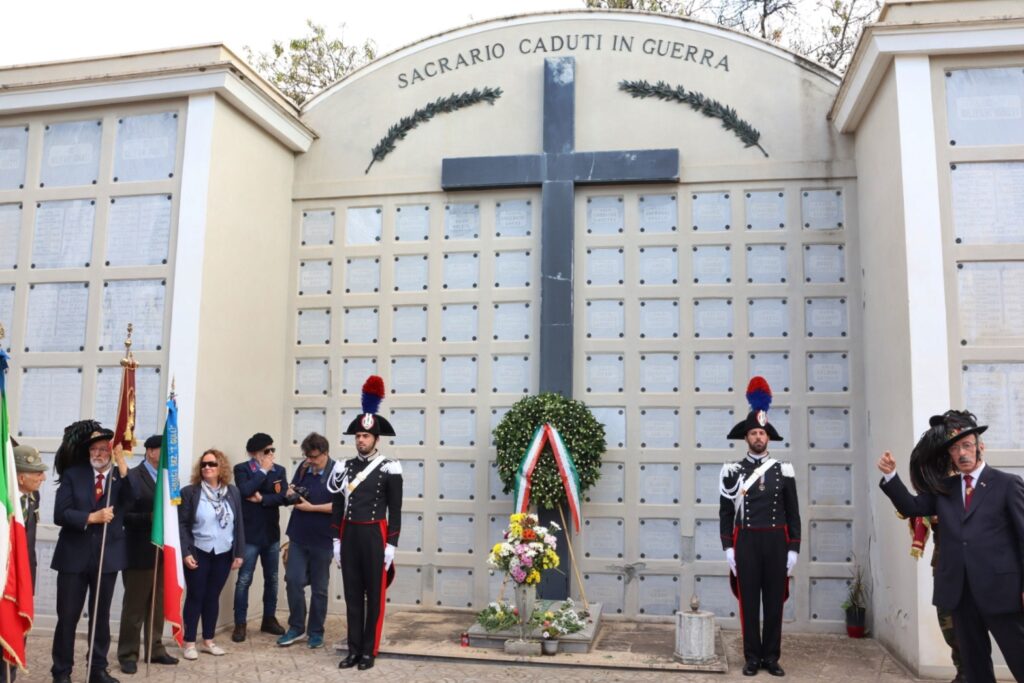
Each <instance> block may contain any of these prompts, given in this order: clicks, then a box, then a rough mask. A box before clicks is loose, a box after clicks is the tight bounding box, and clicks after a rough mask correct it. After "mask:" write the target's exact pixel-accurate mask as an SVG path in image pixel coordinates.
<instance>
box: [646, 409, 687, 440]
mask: <svg viewBox="0 0 1024 683" xmlns="http://www.w3.org/2000/svg"><path fill="white" fill-rule="evenodd" d="M640 438H641V439H642V440H641V442H640V447H641V448H679V410H678V409H676V408H641V409H640Z"/></svg>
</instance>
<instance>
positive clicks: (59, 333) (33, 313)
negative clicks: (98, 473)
mask: <svg viewBox="0 0 1024 683" xmlns="http://www.w3.org/2000/svg"><path fill="white" fill-rule="evenodd" d="M86 285H87V283H85V282H46V283H42V282H41V283H39V284H33V285H29V291H28V315H27V319H26V321H25V350H26V351H33V352H34V351H82V350H84V349H85V326H86V321H87V318H88V311H89V289H88V287H87V286H86ZM3 289H4V290H6V291H10V289H9V287H6V286H5V287H4V288H3ZM12 294H13V293H12ZM12 301H13V299H12ZM0 322H5V323H6V324H7V325H10V324H11V319H10V318H4V320H3V321H0ZM123 333H124V330H122V334H123ZM75 419H77V418H75ZM61 433H63V432H61Z"/></svg>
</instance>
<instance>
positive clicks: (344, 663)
mask: <svg viewBox="0 0 1024 683" xmlns="http://www.w3.org/2000/svg"><path fill="white" fill-rule="evenodd" d="M358 663H359V655H353V654H349V656H348V657H345V659H343V660H341V661H340V662H338V668H339V669H351V668H352V667H353V666H355V665H356V664H358Z"/></svg>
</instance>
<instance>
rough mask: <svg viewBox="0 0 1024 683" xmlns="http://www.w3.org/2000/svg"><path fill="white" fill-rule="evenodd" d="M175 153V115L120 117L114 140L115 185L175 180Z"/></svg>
mask: <svg viewBox="0 0 1024 683" xmlns="http://www.w3.org/2000/svg"><path fill="white" fill-rule="evenodd" d="M177 151H178V114H177V113H176V112H172V111H164V112H158V113H156V114H138V115H135V116H122V117H121V118H119V119H118V120H117V130H116V131H115V139H114V182H115V183H118V182H121V183H127V182H139V181H144V180H162V179H165V178H173V177H174V166H175V159H176V155H177Z"/></svg>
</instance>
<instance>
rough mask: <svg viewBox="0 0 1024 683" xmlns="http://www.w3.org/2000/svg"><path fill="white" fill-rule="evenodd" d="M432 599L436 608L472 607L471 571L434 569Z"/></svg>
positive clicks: (456, 568) (445, 568) (454, 568)
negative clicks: (435, 603)
mask: <svg viewBox="0 0 1024 683" xmlns="http://www.w3.org/2000/svg"><path fill="white" fill-rule="evenodd" d="M434 598H435V600H436V602H437V606H438V607H472V606H473V570H472V569H463V568H461V567H437V568H435V569H434Z"/></svg>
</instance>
